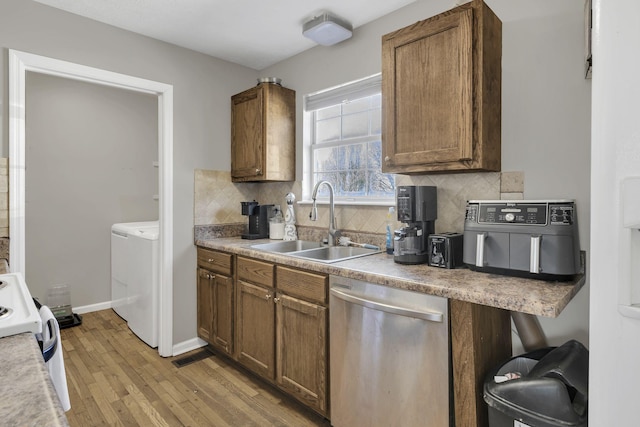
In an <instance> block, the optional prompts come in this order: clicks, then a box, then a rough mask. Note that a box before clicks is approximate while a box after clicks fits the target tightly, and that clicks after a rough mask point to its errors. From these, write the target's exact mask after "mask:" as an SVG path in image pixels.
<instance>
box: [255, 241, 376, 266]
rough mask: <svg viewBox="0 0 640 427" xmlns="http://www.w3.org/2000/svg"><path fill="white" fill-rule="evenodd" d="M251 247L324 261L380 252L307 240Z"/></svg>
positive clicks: (335, 260) (328, 261)
mask: <svg viewBox="0 0 640 427" xmlns="http://www.w3.org/2000/svg"><path fill="white" fill-rule="evenodd" d="M251 249H257V250H261V251H267V252H274V253H279V254H287V255H290V256H294V257H296V258H304V259H308V260H313V261H319V262H324V263H332V262H338V261H345V260H347V259H352V258H358V257H362V256H367V255H373V254H376V253H379V252H380V250H377V249H367V248H358V247H352V246H324V245H322V243H320V242H310V241H306V240H288V241H282V242H273V243H261V244H257V245H253V246H251Z"/></svg>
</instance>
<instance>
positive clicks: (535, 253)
mask: <svg viewBox="0 0 640 427" xmlns="http://www.w3.org/2000/svg"><path fill="white" fill-rule="evenodd" d="M540 239H541V236H540V235H539V234H535V235H532V236H531V251H530V255H529V272H530V273H534V274H538V273H540Z"/></svg>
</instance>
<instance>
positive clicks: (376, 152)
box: [367, 141, 382, 170]
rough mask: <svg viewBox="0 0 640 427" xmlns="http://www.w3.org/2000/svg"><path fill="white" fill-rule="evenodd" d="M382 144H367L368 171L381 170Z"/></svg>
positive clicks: (375, 142)
mask: <svg viewBox="0 0 640 427" xmlns="http://www.w3.org/2000/svg"><path fill="white" fill-rule="evenodd" d="M381 159H382V142H381V141H374V142H370V143H368V144H367V167H368V168H369V169H378V170H380V169H381V168H382V163H381Z"/></svg>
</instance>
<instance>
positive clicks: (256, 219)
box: [240, 200, 273, 240]
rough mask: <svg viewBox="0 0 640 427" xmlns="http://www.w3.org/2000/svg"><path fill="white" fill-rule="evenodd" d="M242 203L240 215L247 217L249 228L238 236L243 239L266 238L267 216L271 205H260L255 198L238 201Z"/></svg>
mask: <svg viewBox="0 0 640 427" xmlns="http://www.w3.org/2000/svg"><path fill="white" fill-rule="evenodd" d="M240 204H241V205H242V215H245V216H248V217H249V229H248V232H247V233H244V234H242V235H241V236H240V237H242V238H243V239H250V240H254V239H266V238H267V237H269V218H270V217H271V211H272V209H273V205H260V204H258V202H256V201H255V200H254V201H253V202H240Z"/></svg>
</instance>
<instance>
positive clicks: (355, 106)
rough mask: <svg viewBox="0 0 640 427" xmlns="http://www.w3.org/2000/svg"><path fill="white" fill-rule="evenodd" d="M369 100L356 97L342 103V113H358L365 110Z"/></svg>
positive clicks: (367, 107)
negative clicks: (353, 99)
mask: <svg viewBox="0 0 640 427" xmlns="http://www.w3.org/2000/svg"><path fill="white" fill-rule="evenodd" d="M370 104H371V101H370V99H369V98H361V99H356V100H355V101H351V102H346V103H344V104H342V114H351V113H359V112H361V111H367V110H368V109H369V105H370Z"/></svg>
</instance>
